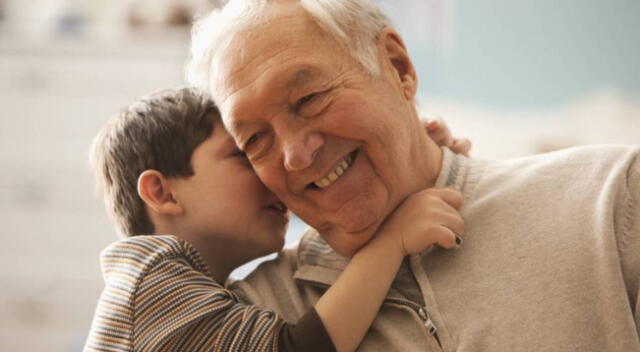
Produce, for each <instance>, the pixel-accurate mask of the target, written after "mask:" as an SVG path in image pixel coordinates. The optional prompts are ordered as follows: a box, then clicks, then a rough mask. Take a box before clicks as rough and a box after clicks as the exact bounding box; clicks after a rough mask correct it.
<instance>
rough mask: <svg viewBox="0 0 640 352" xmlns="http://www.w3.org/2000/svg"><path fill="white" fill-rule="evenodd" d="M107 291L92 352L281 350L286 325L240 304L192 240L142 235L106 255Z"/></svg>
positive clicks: (94, 331) (93, 333)
mask: <svg viewBox="0 0 640 352" xmlns="http://www.w3.org/2000/svg"><path fill="white" fill-rule="evenodd" d="M101 264H102V271H103V275H104V279H105V289H104V291H103V293H102V295H101V297H100V300H99V302H98V306H97V309H96V313H95V316H94V320H93V324H92V327H91V331H90V333H89V338H88V340H87V343H86V346H85V348H84V350H85V351H225V352H226V351H277V350H278V334H279V332H280V329H281V328H282V326H283V324H284V322H283V321H282V320H281V319H279V318H278V316H277V315H276V314H275V313H273V312H271V311H268V310H263V309H259V308H257V307H255V306H252V305H245V304H241V303H240V302H239V301H238V298H237V296H236V295H234V294H233V293H232V292H231V291H229V290H227V289H225V288H224V287H223V286H222V285H220V284H219V283H217V282H216V281H215V280H213V278H212V277H211V275H210V274H209V272H208V270H207V267H206V265H205V262H204V261H203V259H202V258H201V257H200V255H199V254H198V252H197V251H196V250H195V248H194V247H193V246H191V245H190V244H189V243H188V242H186V241H183V240H181V239H179V238H178V237H175V236H169V235H163V236H137V237H132V238H128V239H125V240H122V241H119V242H116V243H114V244H113V245H111V246H109V247H108V248H107V249H105V250H104V251H103V252H102V255H101Z"/></svg>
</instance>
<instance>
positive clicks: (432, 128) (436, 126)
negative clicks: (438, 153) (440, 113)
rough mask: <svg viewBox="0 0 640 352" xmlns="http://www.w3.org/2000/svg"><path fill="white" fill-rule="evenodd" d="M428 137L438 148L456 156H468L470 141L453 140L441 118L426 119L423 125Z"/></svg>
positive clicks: (464, 139) (462, 139)
mask: <svg viewBox="0 0 640 352" xmlns="http://www.w3.org/2000/svg"><path fill="white" fill-rule="evenodd" d="M424 128H425V129H426V130H427V133H428V134H429V137H431V139H433V141H434V142H435V143H436V144H437V145H438V146H440V147H447V148H449V149H451V151H452V152H454V153H456V154H462V155H464V156H469V151H470V150H471V141H470V140H469V139H466V138H453V136H452V135H451V131H450V130H449V126H447V123H446V122H444V120H442V119H441V118H439V117H438V118H435V119H428V120H427V121H426V122H425V123H424Z"/></svg>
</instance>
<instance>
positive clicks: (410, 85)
mask: <svg viewBox="0 0 640 352" xmlns="http://www.w3.org/2000/svg"><path fill="white" fill-rule="evenodd" d="M378 49H379V50H380V57H381V58H383V60H384V61H386V62H387V63H388V64H390V67H391V68H392V69H393V73H394V76H395V77H396V79H398V81H399V84H400V85H401V89H402V92H403V94H404V96H405V98H406V99H408V100H413V99H414V98H415V95H416V92H417V89H418V76H417V74H416V70H415V68H414V67H413V62H411V58H410V57H409V52H408V50H407V48H406V47H405V46H404V42H403V41H402V38H401V37H400V34H398V32H396V31H395V30H393V29H392V28H384V29H383V30H382V31H381V32H380V36H379V38H378Z"/></svg>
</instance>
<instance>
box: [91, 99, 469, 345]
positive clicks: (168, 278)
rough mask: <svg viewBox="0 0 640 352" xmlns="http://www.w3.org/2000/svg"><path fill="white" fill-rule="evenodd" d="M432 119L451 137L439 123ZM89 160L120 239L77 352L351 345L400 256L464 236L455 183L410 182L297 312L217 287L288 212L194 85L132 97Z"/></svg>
mask: <svg viewBox="0 0 640 352" xmlns="http://www.w3.org/2000/svg"><path fill="white" fill-rule="evenodd" d="M431 129H432V133H433V134H434V135H436V136H437V135H438V133H440V136H439V137H437V138H436V140H438V139H439V140H447V139H448V143H451V140H450V138H447V135H448V131H447V130H446V126H445V127H444V128H441V126H440V127H438V126H436V127H435V128H434V127H433V125H432V126H431ZM443 131H444V132H443ZM463 151H464V150H463ZM92 164H93V166H94V168H95V170H96V174H97V178H98V181H99V184H100V187H101V190H102V193H103V195H104V198H105V203H106V206H107V209H108V210H109V212H110V213H111V216H112V218H113V219H114V220H115V222H116V223H117V225H118V227H119V229H120V230H121V232H122V234H123V235H124V236H125V237H127V238H126V239H124V240H122V241H119V242H116V243H114V244H112V245H111V246H109V247H108V248H107V249H105V250H104V251H103V253H102V255H101V264H102V271H103V275H104V279H105V289H104V291H103V293H102V295H101V297H100V300H99V302H98V307H97V309H96V313H95V317H94V320H93V324H92V327H91V331H90V334H89V338H88V341H87V343H86V346H85V351H165V350H166V351H169V350H170V351H204V350H206V351H210V350H213V351H292V350H296V351H327V350H334V349H335V350H338V351H352V350H354V349H355V348H356V347H357V346H358V344H359V342H360V340H361V339H362V337H363V336H364V334H365V333H366V331H367V329H368V327H369V325H370V324H371V322H372V321H373V319H374V317H375V314H376V312H377V310H378V309H379V307H380V305H381V303H382V301H383V299H384V297H385V294H386V293H387V291H388V290H389V286H390V285H391V282H392V280H393V278H394V276H395V274H396V271H397V270H398V268H399V266H400V264H401V261H402V259H403V258H404V256H406V255H409V254H414V253H419V252H421V251H423V250H425V249H426V248H427V247H429V246H431V245H432V244H438V245H440V246H442V247H445V248H455V247H457V246H458V245H460V244H461V239H460V238H459V237H458V236H457V235H458V234H461V233H462V231H463V222H462V218H461V217H460V215H459V213H458V209H460V207H461V205H462V197H461V195H460V194H459V193H458V192H457V191H455V190H453V189H439V190H436V189H432V190H426V191H423V192H420V193H417V194H416V195H413V196H412V197H410V198H408V199H407V200H406V201H405V202H403V204H402V205H400V206H399V207H398V209H396V211H395V212H394V214H393V215H392V216H391V217H390V218H389V219H388V220H387V221H386V222H385V224H384V225H383V226H382V227H381V229H380V230H379V231H378V233H377V234H376V236H375V237H374V238H373V239H372V240H371V241H370V242H369V243H368V244H367V245H365V246H364V247H363V248H362V249H361V250H360V251H359V252H358V253H356V254H355V255H354V256H353V258H352V259H351V261H350V264H349V265H348V267H347V268H346V269H345V271H344V272H343V273H342V274H341V276H340V278H339V279H338V280H337V281H336V283H335V284H334V286H332V287H331V289H329V290H328V291H327V293H326V294H325V295H324V296H323V297H322V298H321V299H320V300H319V301H318V302H317V303H316V305H315V306H314V307H313V308H312V309H310V310H309V312H308V313H307V314H306V315H304V316H303V317H302V318H301V319H300V320H299V321H298V322H297V324H296V325H293V324H289V323H286V322H284V321H282V319H280V318H279V317H278V316H277V315H276V314H275V313H273V312H271V311H269V310H266V309H261V308H259V307H256V306H252V305H250V304H245V303H244V302H240V301H239V299H238V298H237V297H236V295H234V293H233V292H231V291H229V290H227V289H226V288H225V282H226V281H227V278H228V276H229V273H230V272H231V271H232V270H234V269H235V268H237V267H238V266H240V265H242V264H244V263H246V262H248V261H250V260H252V259H254V258H257V257H260V256H263V255H266V254H269V253H272V252H276V251H279V250H280V249H281V248H282V247H283V244H284V234H285V231H286V227H287V223H288V220H289V212H288V210H287V208H286V206H285V205H284V204H283V203H282V202H280V200H279V199H278V198H277V197H276V196H275V195H274V194H273V193H271V192H270V191H268V190H267V189H266V188H265V187H264V185H263V184H262V183H261V182H260V180H259V179H258V178H257V176H256V175H255V173H254V172H253V169H252V168H251V165H250V164H249V162H248V161H247V159H246V158H245V156H244V155H243V153H241V152H240V151H239V150H238V149H237V148H236V145H235V143H234V141H233V139H232V138H231V137H230V136H229V135H228V134H227V133H226V131H225V130H224V127H223V126H222V124H221V122H220V120H219V116H218V111H217V109H216V107H215V106H214V105H213V103H212V102H211V101H210V100H208V99H207V98H205V97H204V96H203V95H202V94H201V93H199V92H198V91H196V90H194V89H190V88H182V89H176V90H165V91H161V92H158V93H155V94H152V95H150V96H148V97H144V98H141V99H140V100H138V101H137V102H135V103H133V104H132V105H130V106H129V107H128V108H126V109H125V110H123V111H122V112H121V113H120V114H119V115H117V116H116V117H115V118H114V119H113V120H112V121H110V122H109V123H108V124H107V125H106V126H105V127H104V128H103V129H102V130H101V132H100V133H99V134H98V136H97V137H96V138H95V140H94V145H93V150H92ZM345 172H348V170H347V171H345ZM425 209H429V212H428V216H427V212H425ZM373 276H375V277H376V280H370V279H369V278H370V277H373Z"/></svg>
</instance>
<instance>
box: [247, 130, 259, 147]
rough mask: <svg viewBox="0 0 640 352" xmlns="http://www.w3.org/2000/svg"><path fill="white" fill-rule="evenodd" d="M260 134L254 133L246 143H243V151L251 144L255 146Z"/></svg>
mask: <svg viewBox="0 0 640 352" xmlns="http://www.w3.org/2000/svg"><path fill="white" fill-rule="evenodd" d="M260 135H261V133H254V134H252V135H251V136H250V137H249V139H247V141H246V142H244V147H243V149H246V148H247V147H249V146H251V145H252V144H255V143H256V142H257V141H258V139H259V138H260Z"/></svg>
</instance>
